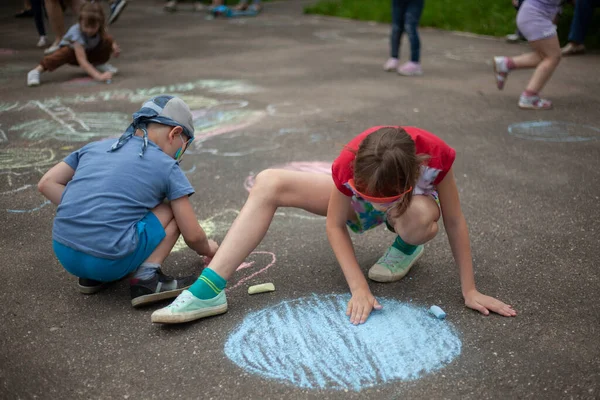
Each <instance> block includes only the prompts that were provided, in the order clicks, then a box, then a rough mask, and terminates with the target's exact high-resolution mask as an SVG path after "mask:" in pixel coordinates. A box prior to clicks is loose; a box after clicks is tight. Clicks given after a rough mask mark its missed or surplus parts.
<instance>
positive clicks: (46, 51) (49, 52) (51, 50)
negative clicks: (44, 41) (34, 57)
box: [44, 44, 60, 55]
mask: <svg viewBox="0 0 600 400" xmlns="http://www.w3.org/2000/svg"><path fill="white" fill-rule="evenodd" d="M58 49H60V46H58V45H56V44H53V45H52V46H50V47H48V48H47V49H46V50H44V54H46V55H47V54H52V53H54V52H55V51H56V50H58Z"/></svg>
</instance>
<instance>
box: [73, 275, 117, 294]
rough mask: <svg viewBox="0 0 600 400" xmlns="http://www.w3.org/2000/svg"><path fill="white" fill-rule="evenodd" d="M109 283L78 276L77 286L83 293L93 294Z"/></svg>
mask: <svg viewBox="0 0 600 400" xmlns="http://www.w3.org/2000/svg"><path fill="white" fill-rule="evenodd" d="M109 283H110V282H100V281H95V280H93V279H86V278H79V284H78V285H77V287H78V288H79V291H80V292H81V293H83V294H94V293H98V292H99V291H101V290H102V289H104V288H106V287H107V286H108V284H109Z"/></svg>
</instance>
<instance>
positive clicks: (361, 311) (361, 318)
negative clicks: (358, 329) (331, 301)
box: [346, 290, 382, 325]
mask: <svg viewBox="0 0 600 400" xmlns="http://www.w3.org/2000/svg"><path fill="white" fill-rule="evenodd" d="M381 308H382V306H381V304H379V302H378V301H377V299H376V298H375V297H373V295H372V294H371V292H370V291H369V290H367V291H361V292H356V293H353V294H352V298H351V299H350V301H349V302H348V308H347V309H346V315H348V316H349V317H350V322H351V323H353V324H354V325H358V324H364V323H365V322H366V321H367V318H369V314H371V310H373V309H375V310H381Z"/></svg>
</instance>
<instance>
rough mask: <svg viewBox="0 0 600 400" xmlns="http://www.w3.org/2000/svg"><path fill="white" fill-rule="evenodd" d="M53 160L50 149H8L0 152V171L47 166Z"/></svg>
mask: <svg viewBox="0 0 600 400" xmlns="http://www.w3.org/2000/svg"><path fill="white" fill-rule="evenodd" d="M55 158H56V154H55V153H54V150H52V149H35V148H19V149H15V148H8V149H5V150H0V171H2V170H13V169H21V168H34V167H43V166H48V165H50V164H52V163H53V162H54V160H55Z"/></svg>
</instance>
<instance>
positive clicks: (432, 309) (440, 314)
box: [429, 306, 446, 319]
mask: <svg viewBox="0 0 600 400" xmlns="http://www.w3.org/2000/svg"><path fill="white" fill-rule="evenodd" d="M429 313H430V314H433V315H434V316H435V317H436V318H437V319H444V318H446V313H445V312H444V310H442V309H441V308H439V307H438V306H431V307H429Z"/></svg>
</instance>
